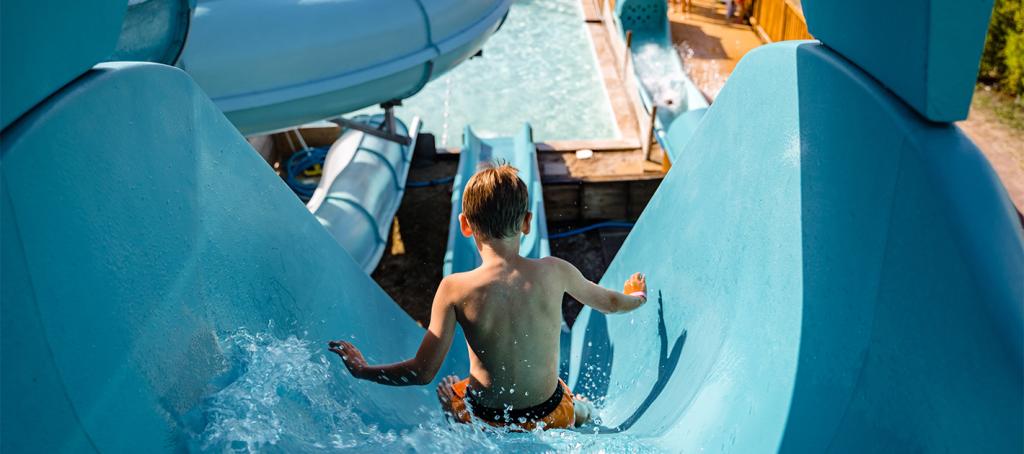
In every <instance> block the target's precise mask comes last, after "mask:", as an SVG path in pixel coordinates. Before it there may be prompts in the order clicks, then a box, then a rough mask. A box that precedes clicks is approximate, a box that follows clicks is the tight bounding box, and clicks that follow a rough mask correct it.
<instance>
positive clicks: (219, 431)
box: [187, 329, 655, 453]
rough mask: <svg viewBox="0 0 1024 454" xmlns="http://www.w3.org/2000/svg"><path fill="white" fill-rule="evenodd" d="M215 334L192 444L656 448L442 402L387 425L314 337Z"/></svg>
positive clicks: (247, 448) (274, 448) (210, 448)
mask: <svg viewBox="0 0 1024 454" xmlns="http://www.w3.org/2000/svg"><path fill="white" fill-rule="evenodd" d="M218 341H219V343H220V347H221V349H222V351H223V353H224V373H223V374H221V376H220V377H218V378H217V379H216V380H215V381H214V382H213V383H211V385H210V388H211V389H212V391H211V392H210V393H209V394H208V395H207V397H206V398H204V399H203V400H202V402H201V403H200V405H199V406H198V407H197V408H195V409H193V410H192V411H191V412H190V413H189V416H188V418H187V419H188V420H189V421H190V426H189V427H188V429H189V432H190V433H189V434H188V438H189V442H190V444H189V446H188V449H189V450H190V451H194V452H267V451H270V452H278V451H280V452H389V453H403V452H410V453H412V452H439V451H441V452H451V453H461V452H466V453H468V452H474V453H476V452H575V453H583V452H587V453H589V452H655V449H653V448H651V447H649V446H647V445H645V444H643V443H642V441H641V440H638V439H636V438H635V437H632V436H629V435H624V434H616V435H614V436H607V435H594V434H593V433H591V432H594V431H595V427H584V428H582V429H579V430H578V431H572V430H549V431H536V432H528V433H513V432H508V431H505V430H501V429H494V428H490V427H487V426H484V425H483V424H481V423H476V424H473V425H465V424H451V423H448V422H446V421H445V420H444V419H443V418H442V417H441V413H440V410H439V409H419V410H418V411H417V414H418V415H421V416H422V419H423V422H422V423H420V424H417V425H414V426H409V427H401V428H397V429H391V430H384V429H381V428H380V427H379V426H377V425H376V424H374V423H373V422H372V421H368V420H366V419H364V416H362V415H360V414H359V413H358V412H356V411H353V408H356V406H357V402H356V399H355V398H354V396H355V392H356V390H355V389H354V385H355V382H354V379H352V378H351V377H350V376H349V375H348V373H347V372H346V371H344V370H343V369H344V366H342V365H341V364H340V363H337V362H331V361H329V360H328V358H327V357H325V356H324V355H323V354H321V353H319V349H316V348H314V347H312V346H311V345H312V344H311V343H310V342H309V341H307V340H303V339H300V338H298V337H296V336H288V337H286V338H284V339H279V338H277V337H275V336H273V335H272V334H269V333H265V332H258V333H251V332H249V331H248V330H245V329H239V330H237V331H234V332H231V333H225V335H223V336H221V337H220V338H219V340H218ZM314 352H316V353H314ZM360 386H362V384H360ZM369 386H377V385H372V384H371V385H369Z"/></svg>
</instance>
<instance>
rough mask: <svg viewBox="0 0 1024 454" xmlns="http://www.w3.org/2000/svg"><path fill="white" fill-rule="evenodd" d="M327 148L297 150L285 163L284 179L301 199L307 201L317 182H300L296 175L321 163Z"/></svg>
mask: <svg viewBox="0 0 1024 454" xmlns="http://www.w3.org/2000/svg"><path fill="white" fill-rule="evenodd" d="M327 150H328V148H327V147H319V148H306V149H304V150H299V151H296V152H295V153H294V154H292V156H291V157H290V158H288V162H287V163H286V164H285V171H286V172H287V174H286V176H285V180H284V181H285V182H286V183H288V187H290V188H292V191H294V192H295V194H297V195H298V196H299V198H301V199H302V200H303V201H308V200H309V198H310V197H312V196H313V191H316V186H317V184H316V183H305V182H302V181H300V180H298V179H297V178H296V176H297V175H300V174H302V172H305V171H306V170H307V169H309V168H311V167H313V166H315V165H317V164H320V165H323V164H324V159H326V158H327Z"/></svg>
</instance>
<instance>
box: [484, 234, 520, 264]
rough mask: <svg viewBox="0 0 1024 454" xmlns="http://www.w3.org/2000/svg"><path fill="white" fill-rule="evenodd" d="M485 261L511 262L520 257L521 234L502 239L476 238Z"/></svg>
mask: <svg viewBox="0 0 1024 454" xmlns="http://www.w3.org/2000/svg"><path fill="white" fill-rule="evenodd" d="M476 248H477V251H479V252H480V259H481V261H482V262H483V263H498V262H511V261H513V260H515V259H518V258H519V235H513V236H511V237H508V238H504V239H500V240H491V239H488V240H480V239H477V240H476Z"/></svg>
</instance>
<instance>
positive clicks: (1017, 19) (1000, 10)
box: [978, 0, 1024, 95]
mask: <svg viewBox="0 0 1024 454" xmlns="http://www.w3.org/2000/svg"><path fill="white" fill-rule="evenodd" d="M978 80H979V81H982V82H985V83H991V84H996V85H997V86H998V88H999V89H1001V90H1002V91H1004V92H1006V93H1009V94H1013V95H1021V94H1024V2H1022V0H996V2H995V7H994V8H993V10H992V21H991V22H990V23H989V28H988V36H987V37H986V39H985V51H984V53H982V55H981V67H980V69H979V72H978Z"/></svg>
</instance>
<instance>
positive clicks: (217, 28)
mask: <svg viewBox="0 0 1024 454" xmlns="http://www.w3.org/2000/svg"><path fill="white" fill-rule="evenodd" d="M510 4H511V0H474V1H464V0H389V1H387V2H380V1H378V0H349V1H309V0H262V1H257V2H253V1H249V0H202V1H200V2H199V3H198V5H197V6H196V9H195V13H194V15H193V18H192V27H191V30H190V31H189V36H188V42H187V45H186V46H185V50H184V54H183V55H182V57H181V60H180V61H179V62H178V65H179V66H180V67H181V68H183V69H184V70H186V71H187V72H188V73H189V74H190V75H192V77H193V78H194V79H195V80H196V82H197V83H198V84H199V86H200V87H202V88H203V90H204V91H206V93H207V94H208V95H209V96H210V97H211V98H212V99H213V101H214V103H216V104H217V106H218V107H220V108H221V110H223V111H224V113H225V114H226V115H227V117H228V119H230V120H231V122H232V123H234V124H235V126H237V127H238V129H239V130H240V131H242V133H244V134H252V133H258V132H265V131H271V130H275V129H280V128H285V127H288V126H293V125H297V124H301V123H305V122H308V121H312V120H318V119H323V118H328V117H332V116H336V115H339V114H342V113H345V112H351V111H354V110H357V109H360V108H363V107H366V106H370V105H374V104H378V103H382V102H385V101H389V100H392V99H403V98H407V97H409V96H412V95H414V94H415V93H416V92H418V91H419V90H420V89H421V88H423V86H424V85H425V84H426V83H427V82H429V81H430V80H432V79H434V78H436V77H438V76H440V75H441V74H443V73H444V72H445V71H447V70H449V69H451V68H452V67H454V66H455V65H457V64H458V63H460V62H462V61H463V60H465V59H466V58H469V57H470V56H472V55H473V54H475V53H477V52H478V51H479V50H480V48H481V47H482V46H483V43H484V41H486V39H487V38H488V37H489V36H490V35H491V34H492V33H494V31H496V30H497V29H498V27H499V26H500V25H501V23H502V21H503V20H504V18H505V16H506V15H507V14H508V9H509V6H510Z"/></svg>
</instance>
